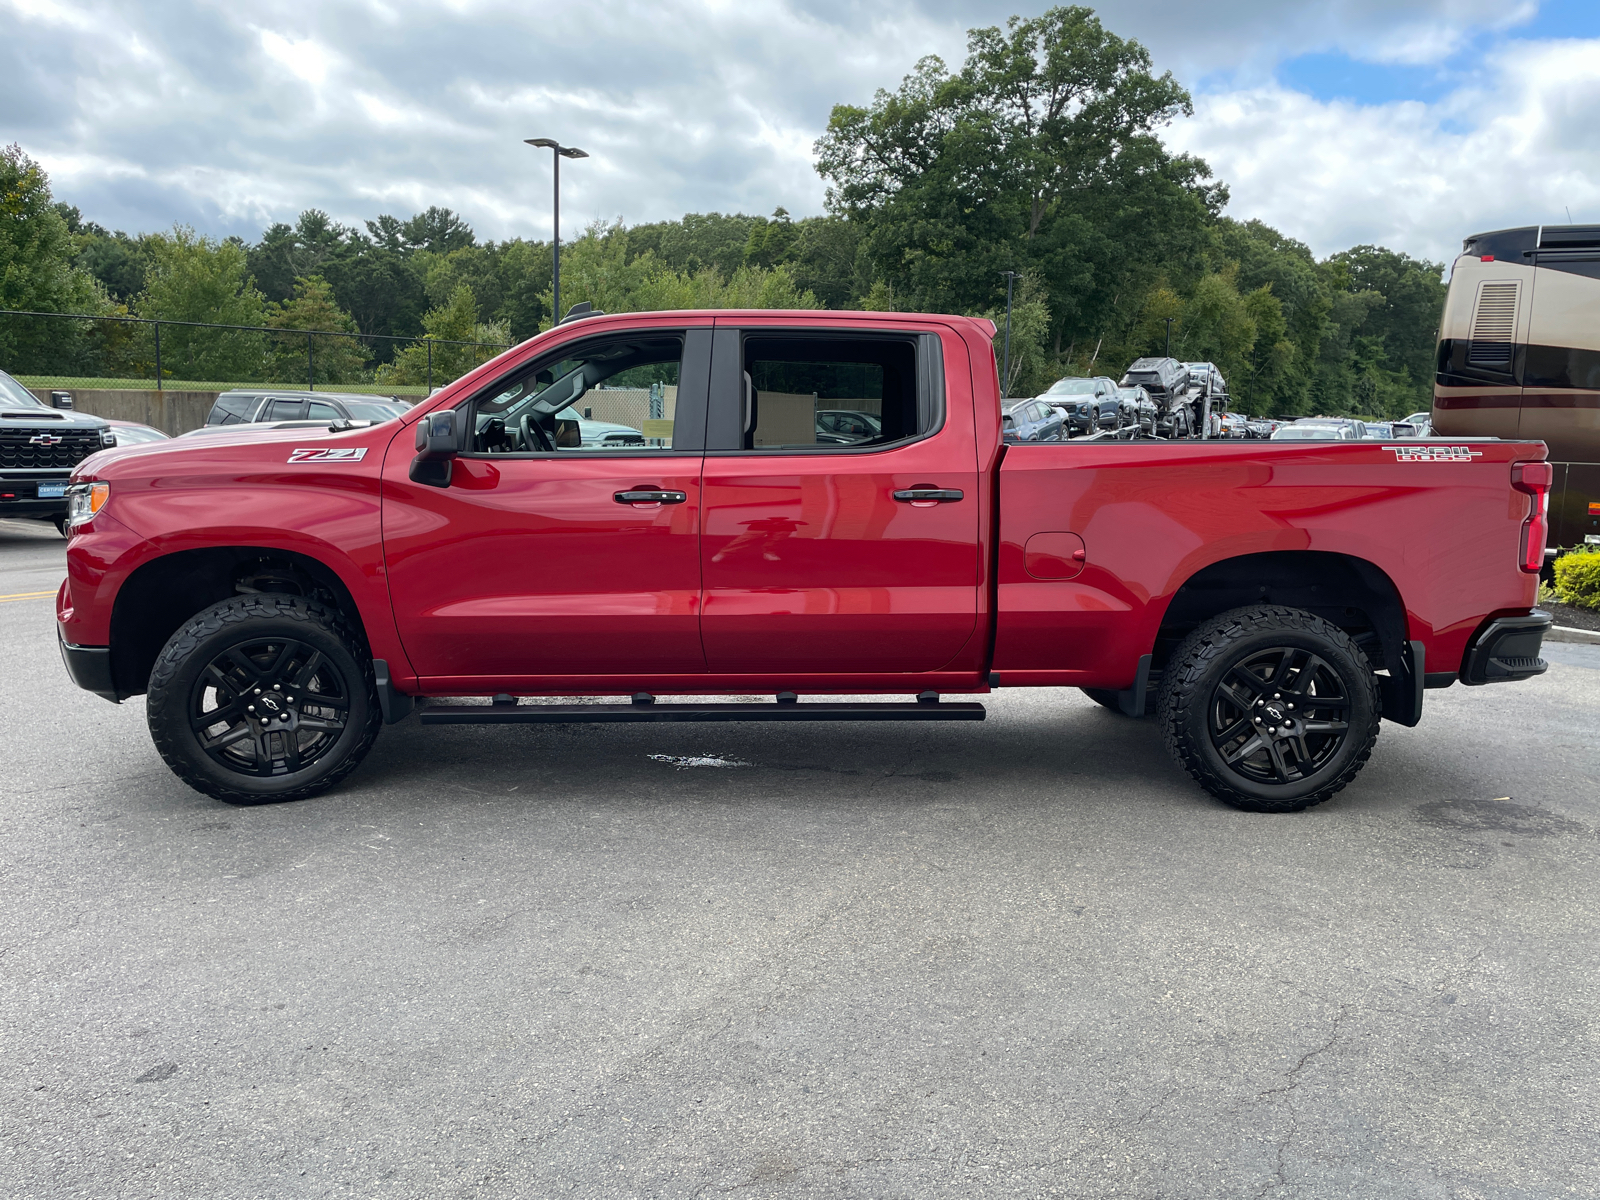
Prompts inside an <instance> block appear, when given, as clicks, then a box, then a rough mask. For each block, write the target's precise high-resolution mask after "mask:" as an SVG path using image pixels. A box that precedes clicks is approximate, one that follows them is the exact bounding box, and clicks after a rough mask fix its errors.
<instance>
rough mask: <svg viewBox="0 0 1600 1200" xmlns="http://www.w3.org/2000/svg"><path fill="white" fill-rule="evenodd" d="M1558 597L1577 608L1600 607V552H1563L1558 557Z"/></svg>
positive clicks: (1564, 602) (1562, 601)
mask: <svg viewBox="0 0 1600 1200" xmlns="http://www.w3.org/2000/svg"><path fill="white" fill-rule="evenodd" d="M1556 599H1558V600H1560V601H1561V603H1563V604H1571V605H1573V606H1574V607H1575V608H1593V609H1600V553H1595V552H1594V551H1589V552H1586V553H1585V552H1579V553H1575V554H1563V555H1562V556H1561V557H1560V558H1558V559H1556Z"/></svg>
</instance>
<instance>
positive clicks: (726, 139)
mask: <svg viewBox="0 0 1600 1200" xmlns="http://www.w3.org/2000/svg"><path fill="white" fill-rule="evenodd" d="M1042 9H1043V5H1042V4H1036V6H1035V7H1024V6H1022V4H1021V3H1020V0H1005V2H1001V3H995V2H991V0H973V2H969V3H956V2H954V0H873V2H870V3H867V2H860V0H653V2H650V3H635V2H628V0H582V2H574V0H563V2H562V3H550V2H548V0H433V2H425V0H319V2H318V3H316V4H308V3H305V2H304V0H295V2H292V3H290V2H283V0H246V2H243V3H241V2H239V0H231V2H227V0H214V2H204V0H141V2H138V3H129V2H128V0H117V2H114V3H113V2H106V0H0V143H8V142H13V141H14V142H17V143H20V144H21V146H22V147H23V149H24V150H25V151H26V152H27V153H28V154H30V155H31V156H32V157H33V158H35V159H36V160H38V161H39V162H40V163H41V164H43V165H44V167H45V168H46V170H48V171H49V173H50V175H51V179H52V184H53V187H54V190H55V193H56V197H57V198H58V199H61V200H66V201H68V202H69V203H72V204H75V205H77V206H78V207H79V209H80V210H81V211H82V212H83V215H84V216H85V218H86V219H89V220H93V221H97V222H99V223H100V224H102V225H105V226H107V227H108V228H114V229H125V230H127V231H129V232H141V231H150V230H157V229H164V228H170V227H171V226H172V225H173V224H174V223H180V222H181V223H184V224H188V225H192V226H193V227H194V228H196V229H198V230H199V231H201V232H203V233H207V234H212V235H217V236H226V235H230V234H237V235H239V236H242V237H244V238H246V239H247V240H252V241H253V240H255V239H256V238H258V237H259V236H260V233H261V230H262V229H263V228H264V227H265V226H266V225H267V224H268V223H269V222H272V221H293V219H294V217H295V215H296V214H297V213H299V212H300V211H301V210H303V209H307V208H320V209H323V210H325V211H327V212H328V213H330V214H331V215H332V216H333V217H334V218H335V219H336V220H339V221H342V222H345V223H347V224H356V225H359V224H360V222H361V221H362V220H364V219H367V218H371V217H374V216H376V215H378V214H379V213H385V212H386V213H393V214H395V215H397V216H401V217H406V216H409V215H410V214H411V213H413V212H415V211H418V210H420V209H423V208H426V207H428V206H429V205H433V204H438V205H442V206H445V207H448V208H452V209H454V210H455V211H457V212H458V213H460V214H461V215H462V216H463V217H464V218H465V219H466V220H467V221H468V222H469V223H470V224H471V225H472V226H473V227H474V229H475V230H476V231H477V232H478V235H479V236H480V237H485V238H495V239H503V238H508V237H516V236H523V237H537V238H547V237H549V235H550V230H551V212H550V183H551V180H550V155H549V152H548V151H536V150H534V149H532V148H530V147H528V146H525V145H523V144H522V140H523V139H524V138H529V137H554V138H557V139H559V140H560V141H561V142H563V143H564V144H567V145H576V146H580V147H582V148H583V149H585V150H587V151H588V152H589V154H590V157H589V158H587V159H583V160H579V161H576V162H570V163H565V164H563V165H564V167H565V169H564V170H563V172H562V191H561V200H562V228H563V233H564V235H565V236H569V237H570V236H571V235H572V234H573V233H575V232H577V230H578V229H579V228H580V227H581V226H582V225H583V224H584V223H586V222H588V221H592V220H613V219H619V218H620V219H621V220H623V221H625V222H627V223H628V224H637V223H640V222H645V221H655V220H662V219H671V218H676V217H679V216H681V215H682V214H683V213H685V212H707V211H717V212H747V213H760V214H766V213H770V212H771V211H772V210H773V209H774V208H776V207H778V206H779V205H782V206H784V207H785V208H787V209H788V210H789V212H790V213H791V214H792V215H794V216H805V215H811V214H814V213H819V212H822V211H823V205H824V191H825V184H824V182H823V181H822V180H821V179H820V178H819V177H818V175H817V174H816V171H815V169H814V167H813V161H814V155H813V151H812V145H813V143H814V142H815V141H816V139H817V137H818V136H819V135H820V134H821V133H822V131H823V129H824V128H825V126H826V124H827V120H828V114H829V112H830V110H831V108H832V106H833V105H835V104H839V103H850V104H867V103H870V101H871V98H872V95H873V93H874V91H876V90H877V89H878V88H880V87H881V88H890V89H892V88H894V87H896V86H897V85H898V83H899V82H900V80H901V78H902V77H903V76H904V75H905V74H906V73H907V72H909V71H910V70H911V68H912V66H913V65H914V64H915V63H916V61H917V60H918V59H919V58H921V57H922V56H923V55H926V54H937V55H939V56H940V57H942V58H943V59H944V60H945V61H946V63H947V64H949V65H950V67H951V68H952V69H954V68H957V67H959V65H960V63H961V60H962V58H963V56H964V53H965V46H966V31H967V30H968V29H970V28H973V27H975V26H984V25H996V24H1003V23H1004V21H1005V19H1006V18H1007V17H1008V16H1010V15H1012V14H1013V13H1018V12H1020V13H1023V14H1025V15H1034V14H1036V13H1037V12H1039V11H1042ZM1097 12H1098V14H1099V16H1100V18H1101V20H1102V21H1104V23H1105V24H1106V26H1107V27H1108V28H1109V29H1111V30H1112V31H1113V32H1115V33H1117V34H1119V35H1120V36H1123V37H1131V38H1136V39H1137V40H1139V41H1140V42H1142V43H1144V44H1145V45H1146V46H1147V47H1148V48H1149V50H1150V52H1151V54H1152V56H1153V58H1154V61H1155V66H1156V69H1157V70H1158V71H1161V70H1170V71H1171V72H1172V73H1173V75H1174V76H1175V77H1176V78H1177V79H1178V80H1179V81H1180V82H1181V83H1183V84H1184V85H1185V86H1186V87H1188V88H1189V89H1190V91H1191V92H1192V93H1193V96H1194V115H1193V117H1190V118H1184V119H1180V120H1178V121H1176V122H1174V123H1173V124H1172V125H1171V126H1169V127H1168V128H1166V129H1164V130H1163V131H1162V136H1163V137H1164V138H1165V139H1166V141H1167V142H1168V144H1169V145H1170V146H1172V147H1173V148H1174V149H1175V150H1181V151H1185V152H1188V153H1192V154H1196V155H1199V156H1200V157H1202V158H1204V159H1205V160H1206V161H1207V162H1208V163H1209V164H1210V165H1211V168H1212V170H1213V172H1214V174H1215V176H1216V177H1217V178H1220V179H1221V180H1223V181H1224V182H1226V183H1227V184H1228V187H1229V189H1230V193H1231V197H1232V198H1231V201H1230V204H1229V207H1228V210H1227V211H1228V214H1229V215H1230V216H1233V217H1236V218H1239V219H1241V220H1248V219H1251V218H1260V219H1261V220H1263V221H1266V222H1267V223H1268V224H1270V225H1272V226H1274V227H1276V228H1278V229H1279V230H1281V231H1282V232H1284V233H1286V234H1288V235H1289V236H1291V237H1295V238H1298V239H1300V240H1301V241H1303V242H1305V243H1306V244H1308V245H1309V246H1310V247H1311V248H1312V250H1313V251H1315V252H1316V253H1317V254H1318V255H1327V254H1330V253H1333V252H1335V251H1337V250H1341V249H1345V248H1347V247H1349V246H1352V245H1357V244H1363V243H1372V244H1377V245H1385V246H1389V247H1392V248H1394V249H1397V250H1403V251H1405V252H1406V253H1408V254H1412V255H1415V256H1417V257H1423V258H1429V259H1433V260H1436V261H1447V260H1448V259H1449V258H1451V257H1453V256H1454V254H1455V253H1456V252H1457V251H1458V250H1459V248H1460V244H1461V239H1462V238H1463V237H1464V236H1465V235H1467V234H1469V233H1472V232H1476V231H1479V230H1483V229H1492V228H1497V227H1501V226H1508V225H1524V224H1557V223H1564V222H1565V221H1566V220H1567V219H1568V213H1569V212H1570V214H1571V219H1572V220H1573V221H1577V222H1596V223H1600V0H1207V2H1201V3H1196V2H1195V0H1107V2H1106V3H1104V4H1101V5H1099V6H1097Z"/></svg>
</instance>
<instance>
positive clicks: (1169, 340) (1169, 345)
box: [1161, 317, 1173, 358]
mask: <svg viewBox="0 0 1600 1200" xmlns="http://www.w3.org/2000/svg"><path fill="white" fill-rule="evenodd" d="M1161 319H1162V320H1163V321H1165V322H1166V323H1167V357H1168V358H1171V357H1172V321H1173V318H1172V317H1163V318H1161Z"/></svg>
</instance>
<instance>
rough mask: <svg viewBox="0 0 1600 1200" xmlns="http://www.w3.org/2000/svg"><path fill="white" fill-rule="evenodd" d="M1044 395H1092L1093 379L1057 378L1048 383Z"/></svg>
mask: <svg viewBox="0 0 1600 1200" xmlns="http://www.w3.org/2000/svg"><path fill="white" fill-rule="evenodd" d="M1045 395H1046V396H1092V395H1094V380H1092V379H1058V380H1056V382H1055V383H1052V384H1051V385H1050V390H1049V391H1048V392H1046V393H1045Z"/></svg>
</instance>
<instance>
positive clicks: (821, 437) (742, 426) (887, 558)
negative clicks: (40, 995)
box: [701, 327, 980, 682]
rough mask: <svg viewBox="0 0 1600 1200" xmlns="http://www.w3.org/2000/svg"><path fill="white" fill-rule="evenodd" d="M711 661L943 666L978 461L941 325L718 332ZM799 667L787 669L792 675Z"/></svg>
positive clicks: (738, 665)
mask: <svg viewBox="0 0 1600 1200" xmlns="http://www.w3.org/2000/svg"><path fill="white" fill-rule="evenodd" d="M716 337H717V349H716V366H715V367H714V369H713V379H714V380H715V381H716V382H715V384H714V386H713V389H712V408H711V416H710V424H709V426H708V434H707V437H708V442H707V445H708V450H707V454H706V464H705V472H704V491H703V497H704V505H705V518H704V520H705V533H704V536H703V538H702V547H701V563H702V570H703V572H704V577H705V613H704V617H703V618H702V629H703V632H704V641H705V650H706V659H707V662H708V665H709V667H710V669H711V670H712V671H713V672H719V673H729V674H734V673H737V674H753V673H754V674H780V675H791V676H800V675H806V674H836V673H848V674H862V673H877V674H882V673H901V672H911V673H921V672H929V671H937V670H939V669H940V668H941V667H943V666H945V665H946V664H947V663H949V662H950V661H951V660H952V659H954V658H955V657H956V656H957V655H958V654H959V653H960V652H961V650H962V648H963V647H964V646H965V645H966V643H967V641H968V639H969V638H971V637H972V636H973V631H974V629H975V627H976V624H977V611H978V587H979V583H980V569H979V562H978V540H979V538H978V534H979V529H978V513H979V499H978V494H977V487H978V473H977V462H976V453H975V449H974V443H973V435H972V411H971V403H970V396H969V395H968V394H967V390H966V388H962V389H960V393H959V395H956V394H953V395H951V396H949V397H946V395H945V388H944V382H945V375H944V368H943V366H942V365H941V364H942V363H943V362H944V360H945V358H946V356H959V358H960V361H959V362H958V363H957V364H956V369H957V371H958V372H959V375H960V376H965V374H966V371H967V364H966V352H965V348H964V346H963V345H962V344H961V343H960V341H959V340H957V339H955V338H953V337H952V338H949V339H946V340H945V341H944V343H943V346H941V339H940V337H939V335H938V334H937V333H920V334H919V333H916V332H907V333H901V334H891V333H884V334H877V333H870V332H869V333H862V334H858V335H844V334H839V333H836V332H829V333H827V334H825V335H812V334H806V333H804V332H803V331H797V332H790V331H784V330H782V329H781V328H773V329H762V328H745V329H742V330H741V329H724V328H721V327H719V328H718V330H717V335H716ZM796 682H798V680H796Z"/></svg>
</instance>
